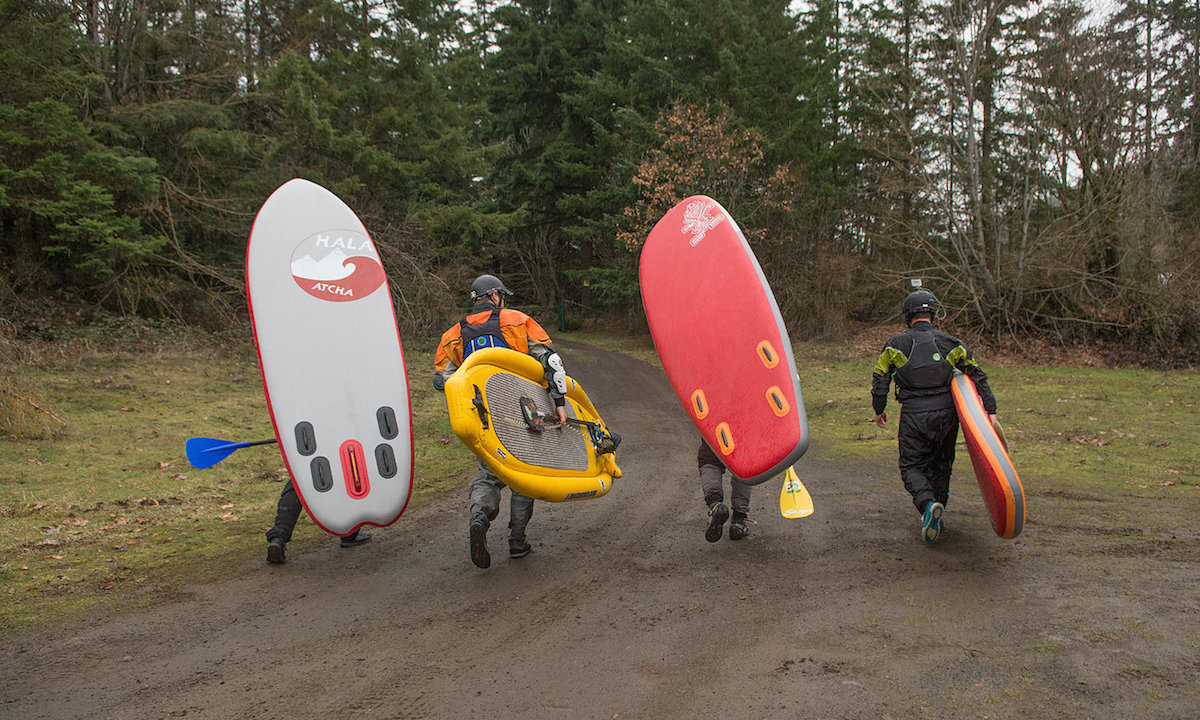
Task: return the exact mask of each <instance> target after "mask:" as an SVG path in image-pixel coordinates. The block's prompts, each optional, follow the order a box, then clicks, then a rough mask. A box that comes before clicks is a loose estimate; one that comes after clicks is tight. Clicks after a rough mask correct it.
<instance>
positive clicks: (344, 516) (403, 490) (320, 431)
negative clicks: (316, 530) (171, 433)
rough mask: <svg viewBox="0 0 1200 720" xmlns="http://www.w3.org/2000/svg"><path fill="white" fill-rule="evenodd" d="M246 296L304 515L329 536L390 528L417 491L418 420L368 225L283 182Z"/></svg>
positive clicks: (257, 234)
mask: <svg viewBox="0 0 1200 720" xmlns="http://www.w3.org/2000/svg"><path fill="white" fill-rule="evenodd" d="M246 293H247V295H248V297H249V300H250V318H251V321H252V323H253V326H254V340H255V344H256V345H257V347H258V359H259V365H260V366H261V368H262V376H263V387H264V389H265V391H266V394H267V405H268V407H269V409H270V411H271V422H272V423H273V424H274V425H275V435H276V437H277V438H278V440H279V447H280V449H281V450H282V451H283V457H284V462H285V463H286V464H287V468H288V472H289V473H290V474H291V476H292V482H293V484H294V485H295V488H296V493H297V494H298V495H299V496H300V500H301V501H302V502H303V503H304V507H305V508H306V509H307V510H308V513H309V515H311V516H312V519H313V521H314V522H316V523H317V525H319V526H320V527H321V528H323V529H325V530H326V531H328V532H330V533H333V534H334V535H348V534H350V533H352V532H354V531H355V530H357V529H358V528H359V527H361V526H362V525H367V524H370V525H389V524H391V523H393V522H395V521H396V519H397V518H398V517H400V514H401V513H402V512H404V507H405V506H406V505H407V504H408V498H409V495H410V494H411V490H412V473H413V441H412V413H411V410H410V407H409V396H408V378H407V375H406V373H405V369H404V354H403V351H402V349H401V346H400V335H399V333H398V331H397V329H396V316H395V312H394V310H393V308H392V296H391V293H390V291H389V290H388V284H387V277H386V275H385V274H384V271H383V265H382V264H381V263H380V261H379V253H378V252H377V251H376V250H375V245H374V243H373V242H372V241H371V238H370V236H369V235H368V234H367V231H366V229H365V228H364V227H363V224H362V222H360V221H359V219H358V217H357V216H356V215H355V214H354V212H353V211H352V210H351V209H350V208H349V207H347V206H346V204H345V203H344V202H342V201H341V200H340V199H339V198H338V197H337V196H336V195H334V194H333V193H331V192H329V191H328V190H326V189H325V188H323V187H321V186H320V185H316V184H314V183H311V182H308V181H306V180H299V179H296V180H291V181H289V182H287V183H285V184H284V185H283V186H281V187H280V188H279V189H278V190H276V191H275V192H274V193H273V194H272V195H271V197H269V198H267V201H266V202H265V203H263V206H262V209H261V210H259V212H258V217H257V218H256V219H255V221H254V227H253V229H252V230H251V231H250V244H249V246H248V248H247V250H246Z"/></svg>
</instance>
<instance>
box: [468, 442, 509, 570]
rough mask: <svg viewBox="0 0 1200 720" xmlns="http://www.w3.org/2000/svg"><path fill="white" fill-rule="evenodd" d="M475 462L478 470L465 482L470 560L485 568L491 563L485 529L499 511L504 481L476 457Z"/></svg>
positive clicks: (486, 529)
mask: <svg viewBox="0 0 1200 720" xmlns="http://www.w3.org/2000/svg"><path fill="white" fill-rule="evenodd" d="M475 464H476V465H477V466H478V467H479V472H478V473H477V474H476V475H475V477H473V478H471V482H470V483H468V484H467V497H468V499H469V500H470V508H471V509H470V518H471V521H470V523H471V524H470V537H471V562H473V563H475V566H476V567H481V568H486V567H488V566H489V565H491V564H492V556H491V555H490V554H489V553H488V549H487V531H488V526H489V525H491V522H492V520H495V519H496V515H497V514H498V513H499V512H500V488H502V487H504V483H502V482H500V478H498V477H496V476H495V474H493V473H492V471H491V470H489V469H488V467H487V465H484V464H483V461H482V460H479V459H478V458H477V459H476V460H475Z"/></svg>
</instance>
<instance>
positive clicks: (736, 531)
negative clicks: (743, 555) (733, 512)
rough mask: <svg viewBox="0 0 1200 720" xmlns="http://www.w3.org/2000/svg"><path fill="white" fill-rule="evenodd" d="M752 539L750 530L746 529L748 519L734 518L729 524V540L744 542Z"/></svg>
mask: <svg viewBox="0 0 1200 720" xmlns="http://www.w3.org/2000/svg"><path fill="white" fill-rule="evenodd" d="M748 537H750V528H748V527H746V518H734V519H733V522H731V523H729V539H730V540H744V539H746V538H748Z"/></svg>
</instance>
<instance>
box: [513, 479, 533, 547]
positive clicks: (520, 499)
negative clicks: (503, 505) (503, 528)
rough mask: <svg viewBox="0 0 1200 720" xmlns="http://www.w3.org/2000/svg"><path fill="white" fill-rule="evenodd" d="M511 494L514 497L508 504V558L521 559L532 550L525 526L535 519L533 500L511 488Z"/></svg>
mask: <svg viewBox="0 0 1200 720" xmlns="http://www.w3.org/2000/svg"><path fill="white" fill-rule="evenodd" d="M509 492H510V493H511V494H512V496H511V497H510V498H509V502H508V556H509V557H511V558H521V557H525V556H526V555H528V554H529V553H530V551H531V550H532V548H530V546H529V543H528V542H527V541H526V539H525V526H526V525H528V524H529V519H530V518H531V517H533V498H531V497H527V496H525V495H522V494H521V493H519V492H517V491H516V490H513V489H512V488H509Z"/></svg>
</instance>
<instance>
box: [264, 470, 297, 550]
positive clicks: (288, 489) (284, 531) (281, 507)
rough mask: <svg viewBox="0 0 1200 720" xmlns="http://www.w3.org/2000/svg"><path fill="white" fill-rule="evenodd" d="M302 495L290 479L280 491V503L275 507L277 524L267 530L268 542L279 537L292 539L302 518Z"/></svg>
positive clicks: (288, 540) (284, 539) (285, 540)
mask: <svg viewBox="0 0 1200 720" xmlns="http://www.w3.org/2000/svg"><path fill="white" fill-rule="evenodd" d="M303 509H304V506H303V505H301V504H300V496H299V495H297V494H296V488H295V486H293V485H292V481H291V480H290V479H289V480H288V481H287V484H286V485H284V486H283V490H282V491H281V492H280V493H279V504H278V505H277V506H276V508H275V524H274V525H272V526H271V529H270V530H268V531H267V542H270V541H271V540H274V539H275V538H279V539H280V540H283V541H284V542H285V543H286V542H291V541H292V531H293V530H295V529H296V521H297V520H299V519H300V511H301V510H303Z"/></svg>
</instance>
